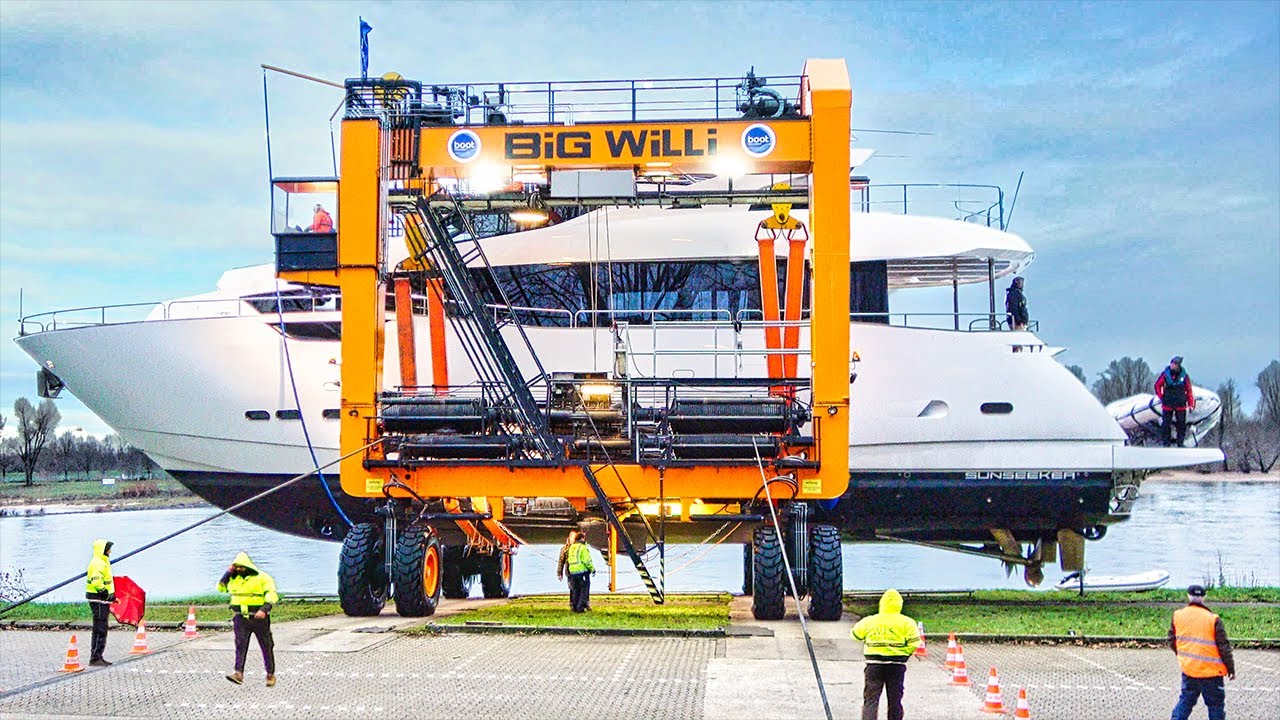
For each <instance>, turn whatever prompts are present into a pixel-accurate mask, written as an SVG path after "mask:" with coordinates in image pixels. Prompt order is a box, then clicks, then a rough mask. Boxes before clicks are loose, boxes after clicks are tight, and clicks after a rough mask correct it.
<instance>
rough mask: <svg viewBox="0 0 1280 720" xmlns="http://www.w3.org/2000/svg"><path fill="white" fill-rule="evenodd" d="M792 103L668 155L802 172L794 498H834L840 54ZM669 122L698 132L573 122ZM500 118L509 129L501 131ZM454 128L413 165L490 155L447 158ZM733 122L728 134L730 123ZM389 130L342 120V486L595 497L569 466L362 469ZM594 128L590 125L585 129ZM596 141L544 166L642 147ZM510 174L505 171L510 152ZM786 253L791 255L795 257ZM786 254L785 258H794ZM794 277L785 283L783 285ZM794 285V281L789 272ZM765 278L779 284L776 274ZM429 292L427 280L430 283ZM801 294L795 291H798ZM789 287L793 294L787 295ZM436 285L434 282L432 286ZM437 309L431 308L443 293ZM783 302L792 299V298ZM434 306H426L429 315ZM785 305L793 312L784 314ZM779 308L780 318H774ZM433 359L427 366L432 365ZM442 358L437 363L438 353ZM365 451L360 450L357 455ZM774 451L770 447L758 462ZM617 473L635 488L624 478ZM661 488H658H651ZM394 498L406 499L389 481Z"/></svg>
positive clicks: (843, 340) (480, 131)
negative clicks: (808, 386) (809, 432)
mask: <svg viewBox="0 0 1280 720" xmlns="http://www.w3.org/2000/svg"><path fill="white" fill-rule="evenodd" d="M804 76H805V78H804V80H803V81H802V87H801V97H800V98H799V107H800V111H801V114H802V117H801V118H799V119H787V120H762V121H732V122H719V123H712V124H710V125H713V126H714V127H715V128H716V129H717V133H716V134H717V136H718V137H719V138H721V140H720V142H719V143H718V148H717V152H716V155H714V156H710V157H708V156H707V155H705V154H704V155H703V156H700V157H684V158H681V159H680V161H679V162H678V163H673V165H675V166H676V169H679V170H681V171H684V172H707V171H713V170H714V168H715V167H716V166H715V163H716V162H717V161H722V160H724V159H729V160H736V161H738V162H739V163H746V164H747V165H748V166H749V167H751V168H752V171H754V172H760V173H765V172H800V173H809V174H810V175H811V180H810V186H809V188H810V189H809V219H810V220H809V222H810V228H811V235H812V242H813V256H812V268H813V273H812V278H813V280H812V311H811V315H810V359H811V363H812V368H811V373H812V374H811V377H812V405H813V413H814V426H815V430H814V437H815V449H816V458H817V459H818V460H819V463H820V467H819V468H817V469H816V470H813V469H805V470H799V471H795V473H794V474H795V478H796V482H797V485H798V486H799V488H800V490H799V494H798V495H797V497H799V498H801V499H821V498H833V497H838V496H839V495H841V494H843V493H844V492H845V490H846V489H847V487H848V478H849V455H848V453H849V375H848V366H849V358H850V355H849V346H850V343H849V318H848V307H849V255H850V253H849V213H850V207H849V202H850V195H849V192H850V191H849V131H850V109H851V105H852V92H851V89H850V83H849V73H848V69H847V67H846V65H845V62H844V61H843V60H832V59H819V60H809V61H808V62H806V63H805V69H804ZM752 124H765V125H767V126H769V128H770V129H771V130H773V132H774V134H775V137H776V144H775V147H774V149H773V150H772V151H771V152H770V153H769V154H768V156H767V157H765V158H762V159H761V158H751V157H748V156H747V154H746V152H745V151H744V150H743V149H740V148H739V147H738V143H737V142H736V139H737V138H738V137H739V136H740V134H741V133H742V132H743V131H744V130H745V129H746V128H747V127H748V126H749V125H752ZM642 127H643V128H648V129H654V128H659V129H669V130H671V131H672V132H673V133H675V134H676V136H677V137H682V136H683V135H682V134H683V132H684V131H685V130H686V129H688V130H690V132H705V129H706V128H707V127H708V124H707V123H697V122H671V123H636V124H632V125H594V124H590V123H578V124H577V125H575V126H574V127H573V128H571V129H572V130H573V131H580V132H581V131H586V132H589V133H593V134H599V133H600V132H603V130H602V128H635V129H639V128H642ZM468 129H469V130H472V131H473V132H475V133H477V135H479V136H480V137H481V138H482V139H483V140H484V143H483V144H484V146H485V148H486V153H491V152H494V151H497V153H498V157H499V158H500V157H501V155H500V152H501V148H502V142H501V133H502V132H504V129H503V128H502V127H492V126H486V127H473V128H468ZM508 129H509V128H508ZM518 129H519V130H520V131H521V132H525V133H530V132H542V133H555V132H557V131H565V129H566V128H565V126H561V125H548V126H538V125H525V126H519V128H518ZM455 130H456V129H455V128H443V129H434V128H431V129H423V130H422V131H421V142H420V148H421V151H420V158H419V159H420V162H421V165H422V171H423V175H424V176H425V177H426V178H427V179H428V180H431V179H434V178H437V177H468V176H469V174H470V173H472V172H476V171H477V168H479V167H481V166H484V165H485V164H486V163H487V164H488V166H489V167H490V168H492V166H493V164H494V163H493V162H490V161H488V158H489V157H490V155H489V154H485V155H482V156H481V157H480V158H479V160H478V161H476V162H473V163H471V164H470V165H467V166H459V165H458V163H456V162H455V161H453V160H451V159H449V158H448V155H447V154H446V153H445V147H446V146H445V142H446V141H447V138H448V137H449V135H450V134H451V133H452V132H454V131H455ZM735 133H737V134H735ZM389 136H390V133H389V132H384V131H383V130H382V128H381V126H380V121H379V120H377V119H351V120H345V121H343V124H342V156H341V180H340V183H339V190H338V210H339V212H338V218H339V219H338V264H339V270H338V276H339V278H338V279H339V286H340V288H341V292H342V324H343V333H342V419H341V453H342V454H343V455H348V454H350V453H353V452H354V453H355V454H354V455H352V456H351V457H348V458H347V459H346V460H344V461H343V462H342V464H341V467H340V470H341V481H342V488H343V490H344V491H345V492H347V493H348V494H350V495H353V496H357V497H369V498H381V497H383V487H384V485H385V484H386V483H387V482H388V481H390V480H393V479H394V480H397V481H399V482H402V483H404V484H405V485H408V486H409V487H411V488H413V489H414V491H416V492H417V493H418V494H419V495H421V496H423V497H437V498H458V497H472V498H485V497H487V498H490V499H491V501H490V502H489V503H488V505H489V506H490V507H489V509H490V511H491V512H493V513H494V516H493V517H494V519H495V520H500V519H501V518H500V515H501V509H502V502H501V498H503V497H511V496H517V497H520V496H523V497H529V496H556V497H565V498H568V499H569V500H570V501H571V502H574V503H575V505H578V504H583V503H582V499H583V498H585V497H590V496H591V495H592V493H591V490H590V488H589V486H588V485H587V483H586V481H585V480H584V478H583V474H582V471H581V469H580V468H579V467H577V466H572V465H571V466H567V467H563V468H560V467H557V468H545V467H542V468H513V467H506V466H485V465H466V466H461V465H454V466H451V465H447V464H443V463H442V464H440V465H433V466H430V467H421V468H415V469H398V468H366V467H365V465H364V460H365V457H371V458H378V457H381V451H380V449H379V447H378V446H374V447H373V448H371V449H370V450H369V451H368V453H367V455H366V454H365V453H360V452H358V451H359V450H360V449H361V448H363V447H365V446H366V445H368V444H369V443H370V442H372V441H373V440H375V439H376V437H370V433H371V432H372V433H376V432H377V429H376V428H377V423H376V420H375V418H376V416H377V413H378V403H377V398H378V396H379V393H380V392H381V391H382V387H383V386H382V365H383V352H384V345H385V342H386V337H385V334H386V327H385V325H386V323H385V309H384V302H385V300H384V298H385V296H386V291H387V288H386V286H385V281H384V277H385V275H384V268H385V267H386V249H385V245H386V227H387V223H386V217H385V213H387V212H388V211H389V210H388V208H387V203H386V186H387V183H386V179H387V168H388V165H389V156H390V152H389ZM593 137H594V135H593ZM593 147H596V148H599V149H600V150H601V152H599V153H596V154H593V155H591V156H590V157H588V158H578V159H573V160H554V161H550V160H549V161H545V164H544V165H542V167H544V168H545V169H550V168H563V167H572V168H584V167H585V168H614V169H616V168H629V169H632V170H633V171H634V170H638V169H639V168H640V167H641V166H642V165H643V162H644V160H643V157H624V158H614V157H610V156H609V154H608V153H607V152H603V150H604V149H605V143H604V142H599V143H596V144H595V145H593ZM506 165H507V167H506V168H504V169H505V170H507V171H512V170H514V169H515V168H513V167H512V166H511V164H510V162H509V161H508V162H506ZM793 255H794V254H793ZM793 259H794V257H793ZM790 284H791V283H789V285H790ZM795 284H796V285H797V286H798V284H799V283H795ZM772 287H775V288H776V287H777V285H776V283H774V284H773V285H772ZM433 289H434V288H433ZM797 292H798V288H797ZM788 294H790V293H788ZM429 295H434V293H429ZM431 299H432V300H435V302H433V303H432V308H431V309H432V310H435V309H437V308H438V307H439V303H438V300H437V299H436V298H434V297H432V298H431ZM787 305H788V310H789V311H790V310H791V308H792V307H796V308H798V307H799V303H798V301H797V302H795V303H793V302H790V301H789V302H788V303H787ZM434 314H435V313H433V315H434ZM790 314H791V312H788V315H790ZM775 317H776V316H775ZM431 335H432V345H433V358H434V359H437V360H438V361H443V359H444V358H443V352H442V347H443V337H442V336H443V333H437V332H436V331H435V329H434V328H433V331H432V333H431ZM434 365H435V363H433V366H434ZM441 365H443V363H441ZM444 378H445V375H444V370H443V368H437V367H433V384H440V383H443V382H445V379H444ZM362 456H365V457H362ZM769 459H770V458H765V460H766V462H767V461H768V460H769ZM595 470H596V477H597V479H598V481H599V483H600V484H601V486H602V487H603V488H604V490H605V492H606V493H607V494H608V495H609V497H611V498H616V499H618V500H623V499H625V498H628V497H630V498H632V499H635V500H639V499H652V498H658V497H659V496H662V497H663V498H664V499H665V500H668V501H671V500H678V499H681V498H705V497H715V498H738V499H749V498H753V497H755V496H756V495H757V492H758V491H759V490H760V487H761V482H762V481H761V477H760V471H759V469H758V468H756V467H754V466H751V467H738V466H709V467H694V468H667V469H659V468H655V467H643V466H639V465H629V464H616V465H613V466H610V467H604V466H600V467H596V468H595ZM624 482H625V485H626V487H627V488H628V490H629V491H630V492H629V493H628V492H627V490H624V489H623V484H624ZM660 488H661V490H660ZM391 494H392V495H393V496H404V497H407V493H404V492H403V491H400V490H398V489H393V490H391Z"/></svg>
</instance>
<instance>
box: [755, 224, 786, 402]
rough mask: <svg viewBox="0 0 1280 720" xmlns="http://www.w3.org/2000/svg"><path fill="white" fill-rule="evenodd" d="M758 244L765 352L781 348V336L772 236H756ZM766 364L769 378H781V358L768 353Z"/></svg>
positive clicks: (775, 260)
mask: <svg viewBox="0 0 1280 720" xmlns="http://www.w3.org/2000/svg"><path fill="white" fill-rule="evenodd" d="M756 242H758V243H759V244H760V310H761V312H762V313H763V314H764V346H765V349H766V350H777V349H779V348H781V347H782V336H781V333H780V332H779V328H778V324H777V323H778V319H779V318H778V315H779V310H778V258H777V256H776V255H775V254H774V251H773V236H772V234H771V235H770V236H769V237H760V236H759V235H757V236H756ZM765 358H766V361H767V362H768V368H769V377H771V378H777V377H782V356H781V355H778V354H777V353H769V354H768V355H766V356H765Z"/></svg>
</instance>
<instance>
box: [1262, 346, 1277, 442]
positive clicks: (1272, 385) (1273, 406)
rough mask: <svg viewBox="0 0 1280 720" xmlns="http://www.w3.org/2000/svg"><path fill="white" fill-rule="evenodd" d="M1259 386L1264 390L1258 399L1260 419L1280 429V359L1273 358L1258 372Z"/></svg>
mask: <svg viewBox="0 0 1280 720" xmlns="http://www.w3.org/2000/svg"><path fill="white" fill-rule="evenodd" d="M1257 386H1258V390H1259V391H1261V392H1262V397H1261V398H1259V399H1258V419H1259V420H1262V421H1263V422H1265V423H1267V424H1268V425H1270V426H1271V427H1272V428H1274V429H1278V430H1280V360H1272V361H1271V364H1270V365H1268V366H1266V367H1265V368H1263V369H1262V372H1260V373H1258V382H1257Z"/></svg>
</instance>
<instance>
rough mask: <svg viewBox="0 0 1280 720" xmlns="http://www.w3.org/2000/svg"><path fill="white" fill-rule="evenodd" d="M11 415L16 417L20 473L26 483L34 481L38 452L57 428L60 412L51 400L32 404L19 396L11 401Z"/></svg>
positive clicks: (38, 460)
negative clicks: (35, 404) (20, 464)
mask: <svg viewBox="0 0 1280 720" xmlns="http://www.w3.org/2000/svg"><path fill="white" fill-rule="evenodd" d="M13 415H14V417H16V418H17V419H18V461H19V462H21V463H22V473H23V475H24V478H25V480H26V484H27V485H28V486H30V485H31V484H33V483H34V482H35V481H34V479H33V476H34V475H35V471H36V463H38V462H40V453H42V452H44V446H45V444H46V443H48V442H49V438H50V437H51V436H52V435H53V433H54V431H56V430H57V429H58V421H59V420H61V419H62V413H60V412H58V406H57V405H54V404H53V401H52V400H49V399H45V400H43V401H41V403H40V405H39V406H38V407H37V406H33V405H32V404H31V401H30V400H28V399H26V398H24V397H20V398H18V399H17V400H14V401H13Z"/></svg>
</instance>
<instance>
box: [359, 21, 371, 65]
mask: <svg viewBox="0 0 1280 720" xmlns="http://www.w3.org/2000/svg"><path fill="white" fill-rule="evenodd" d="M371 32H373V26H372V25H370V24H369V23H367V22H365V21H364V18H360V78H361V79H362V80H367V79H369V33H371Z"/></svg>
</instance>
